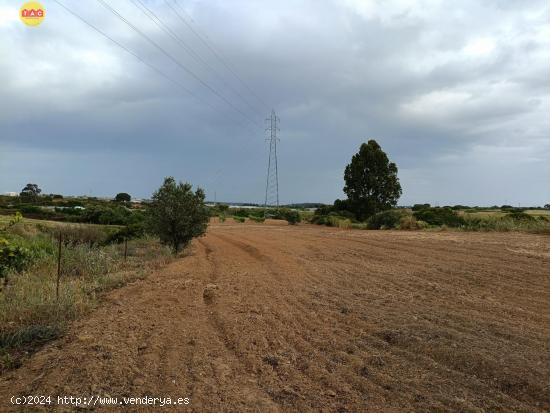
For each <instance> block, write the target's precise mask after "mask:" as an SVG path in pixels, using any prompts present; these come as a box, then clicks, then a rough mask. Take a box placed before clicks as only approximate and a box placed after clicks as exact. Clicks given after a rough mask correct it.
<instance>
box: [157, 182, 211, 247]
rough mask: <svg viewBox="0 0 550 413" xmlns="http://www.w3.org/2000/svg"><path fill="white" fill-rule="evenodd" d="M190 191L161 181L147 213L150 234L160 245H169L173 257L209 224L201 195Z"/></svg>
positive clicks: (181, 186) (186, 187) (176, 184)
mask: <svg viewBox="0 0 550 413" xmlns="http://www.w3.org/2000/svg"><path fill="white" fill-rule="evenodd" d="M191 189H192V186H191V184H189V183H182V182H180V183H176V180H175V179H174V178H172V177H168V178H165V179H164V183H163V185H162V186H161V187H160V188H159V189H158V190H157V191H155V193H154V194H153V197H152V202H151V204H150V205H149V207H148V209H147V214H148V221H149V228H150V229H151V232H152V233H154V234H156V235H158V237H159V238H160V241H161V242H162V243H163V244H166V245H170V247H171V248H172V250H173V252H174V253H178V252H179V251H181V249H182V247H185V246H187V245H188V244H189V243H190V242H191V240H192V239H193V238H195V237H200V236H202V235H204V233H205V232H206V228H207V226H208V221H209V220H210V214H209V212H208V208H207V207H206V205H205V204H204V191H203V190H202V189H200V188H198V189H197V190H196V191H195V192H193V191H192V190H191Z"/></svg>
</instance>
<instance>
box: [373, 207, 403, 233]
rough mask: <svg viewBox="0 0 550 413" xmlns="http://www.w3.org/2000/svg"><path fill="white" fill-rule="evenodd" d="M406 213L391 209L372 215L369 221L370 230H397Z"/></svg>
mask: <svg viewBox="0 0 550 413" xmlns="http://www.w3.org/2000/svg"><path fill="white" fill-rule="evenodd" d="M404 214H405V213H404V212H403V211H399V210H396V209H389V210H387V211H382V212H379V213H377V214H374V215H372V216H371V217H370V218H369V219H368V220H367V227H368V228H369V229H389V228H397V227H398V225H399V223H400V221H401V218H402V217H403V215H404Z"/></svg>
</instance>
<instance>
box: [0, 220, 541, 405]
mask: <svg viewBox="0 0 550 413" xmlns="http://www.w3.org/2000/svg"><path fill="white" fill-rule="evenodd" d="M209 284H212V285H209ZM23 394H27V395H29V394H32V395H35V394H37V395H48V394H50V395H56V396H57V395H67V396H70V395H73V396H86V395H92V394H93V395H101V396H105V395H108V396H113V397H121V396H142V395H152V396H170V397H172V398H177V397H190V399H191V403H190V404H189V405H188V406H181V407H171V408H166V409H164V410H163V409H158V408H157V409H155V410H162V411H174V412H175V411H195V412H203V411H212V412H237V411H257V412H271V411H273V412H277V411H295V412H307V411H316V412H317V411H326V412H362V411H372V412H378V411H460V412H469V411H472V412H474V411H521V412H537V411H547V410H549V409H550V237H544V236H535V235H527V234H511V233H495V234H484V233H455V232H439V233H429V232H424V233H419V232H404V231H402V232H397V231H343V230H337V229H330V228H323V227H314V226H307V225H303V226H298V227H288V226H275V225H267V224H264V225H261V224H259V225H252V224H250V225H249V224H234V223H226V224H221V225H213V226H212V227H211V228H210V229H209V232H208V235H207V236H206V237H204V238H201V239H200V240H198V241H195V242H194V244H193V246H192V248H191V251H190V252H189V254H188V256H186V257H185V258H182V259H180V260H178V261H176V262H175V263H173V264H171V265H170V266H168V267H166V268H165V269H163V270H161V271H159V272H158V273H154V274H151V275H150V277H149V278H148V279H146V280H143V281H139V282H136V283H134V284H132V285H129V286H127V287H125V288H122V289H120V290H117V291H114V292H112V293H111V294H110V295H109V296H108V298H107V300H106V302H105V303H104V304H103V305H102V306H101V307H100V308H98V309H97V310H96V311H95V312H94V313H93V314H91V315H90V316H89V317H88V318H87V319H85V320H81V321H79V322H78V323H76V324H75V325H74V326H73V328H72V330H71V332H70V334H68V335H67V336H66V337H65V338H64V339H62V340H60V341H58V342H55V343H53V344H51V345H49V346H47V347H46V348H44V349H43V350H42V351H41V352H39V353H37V354H35V355H34V356H33V357H31V358H30V359H29V360H28V361H27V362H26V363H25V364H24V365H23V367H22V368H20V369H18V370H16V371H13V372H11V373H9V374H7V375H6V376H5V377H3V378H2V379H1V380H0V411H2V412H4V411H10V409H14V408H13V407H12V406H10V404H9V397H10V396H11V395H23ZM45 410H48V411H50V410H52V409H51V408H49V409H45ZM74 410H77V409H75V408H74V407H72V408H71V407H65V408H57V410H56V411H74ZM104 410H109V409H108V408H99V407H96V409H95V411H104ZM152 410H153V409H151V407H143V406H142V407H137V406H131V407H130V406H128V407H127V408H126V409H125V410H124V411H131V412H134V411H139V412H146V411H152ZM21 411H34V410H30V409H29V408H28V407H27V408H26V409H21ZM78 411H80V409H78Z"/></svg>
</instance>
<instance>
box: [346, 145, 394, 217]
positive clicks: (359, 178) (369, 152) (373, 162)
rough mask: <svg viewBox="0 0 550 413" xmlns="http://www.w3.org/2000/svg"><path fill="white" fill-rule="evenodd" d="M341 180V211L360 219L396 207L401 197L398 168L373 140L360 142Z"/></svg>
mask: <svg viewBox="0 0 550 413" xmlns="http://www.w3.org/2000/svg"><path fill="white" fill-rule="evenodd" d="M344 181H345V186H344V192H345V194H346V195H347V197H348V199H347V200H346V201H341V202H340V203H341V204H344V205H342V206H344V208H342V209H344V210H348V211H351V212H353V213H354V214H355V216H356V218H357V219H359V220H365V219H367V218H368V217H370V216H372V215H374V214H376V213H377V212H380V211H384V210H387V209H390V208H392V207H395V206H396V205H397V201H398V199H399V197H400V196H401V184H400V183H399V178H398V177H397V166H396V164H395V163H393V162H390V161H389V159H388V156H387V155H386V153H385V152H384V151H383V150H382V148H381V147H380V145H379V144H378V143H377V142H376V141H375V140H369V141H368V142H367V143H363V144H362V145H361V147H360V148H359V152H358V153H356V154H355V155H353V157H352V159H351V162H350V163H349V165H347V166H346V169H345V172H344ZM335 206H337V203H335Z"/></svg>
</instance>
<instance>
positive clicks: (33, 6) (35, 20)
mask: <svg viewBox="0 0 550 413" xmlns="http://www.w3.org/2000/svg"><path fill="white" fill-rule="evenodd" d="M19 17H20V18H21V21H22V22H23V23H25V24H26V25H27V26H31V27H33V26H38V25H39V24H40V23H42V21H43V20H44V17H46V10H44V6H42V5H41V4H40V3H38V2H36V1H29V2H27V3H25V4H23V6H22V7H21V10H20V11H19Z"/></svg>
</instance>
